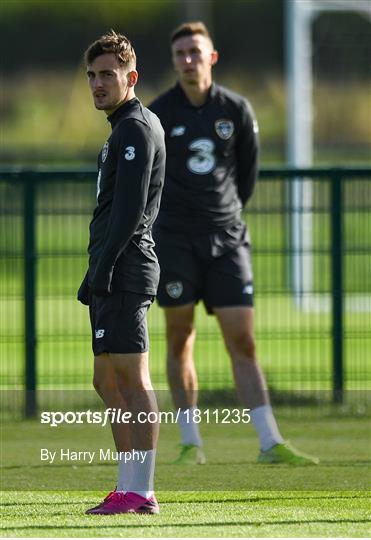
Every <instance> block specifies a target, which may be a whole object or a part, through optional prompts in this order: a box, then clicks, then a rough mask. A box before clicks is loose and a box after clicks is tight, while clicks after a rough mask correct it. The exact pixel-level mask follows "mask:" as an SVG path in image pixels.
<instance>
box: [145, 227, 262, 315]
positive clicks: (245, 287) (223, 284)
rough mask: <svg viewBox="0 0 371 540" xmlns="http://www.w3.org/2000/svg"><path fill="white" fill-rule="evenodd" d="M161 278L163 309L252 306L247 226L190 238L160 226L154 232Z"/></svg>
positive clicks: (210, 309)
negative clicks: (200, 304) (196, 305)
mask: <svg viewBox="0 0 371 540" xmlns="http://www.w3.org/2000/svg"><path fill="white" fill-rule="evenodd" d="M154 239H155V242H156V247H155V249H156V253H157V256H158V259H159V263H160V268H161V274H160V284H159V289H158V293H157V300H158V303H159V304H160V306H162V307H176V306H181V305H184V304H188V303H190V302H195V303H197V302H198V301H199V300H200V299H202V300H203V301H204V304H205V306H206V309H207V311H208V312H209V313H212V311H213V308H216V307H228V306H230V307H232V306H253V304H254V301H253V274H252V265H251V257H250V244H249V237H248V233H247V230H246V227H245V225H244V224H243V223H238V224H237V225H233V226H232V227H229V228H227V229H226V230H224V231H221V232H216V233H209V234H201V235H197V236H196V235H192V236H191V235H189V234H185V233H178V232H171V231H169V230H167V229H164V228H162V227H161V228H160V227H157V228H156V230H155V233H154Z"/></svg>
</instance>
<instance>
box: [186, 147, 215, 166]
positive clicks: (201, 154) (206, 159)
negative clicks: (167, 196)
mask: <svg viewBox="0 0 371 540" xmlns="http://www.w3.org/2000/svg"><path fill="white" fill-rule="evenodd" d="M214 148H215V144H214V143H213V141H211V140H210V139H195V140H194V141H192V142H191V143H190V145H189V146H188V149H189V150H192V151H193V152H195V154H194V155H192V156H191V157H190V158H188V159H187V168H188V169H189V170H190V171H191V172H193V173H195V174H208V173H210V172H211V171H213V170H214V169H215V164H216V158H215V154H214Z"/></svg>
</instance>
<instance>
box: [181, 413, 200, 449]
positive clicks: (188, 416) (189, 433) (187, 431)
mask: <svg viewBox="0 0 371 540" xmlns="http://www.w3.org/2000/svg"><path fill="white" fill-rule="evenodd" d="M195 409H197V407H196V406H194V407H190V408H189V409H181V410H179V415H178V425H179V428H180V433H181V437H182V444H195V445H196V446H202V439H201V435H200V428H199V424H197V423H196V422H195V421H194V420H193V412H194V410H195Z"/></svg>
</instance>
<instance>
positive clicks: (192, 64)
mask: <svg viewBox="0 0 371 540" xmlns="http://www.w3.org/2000/svg"><path fill="white" fill-rule="evenodd" d="M171 50H172V56H173V63H174V67H175V70H176V72H177V73H178V77H179V80H180V81H182V82H184V83H185V84H190V85H196V84H198V83H200V82H201V81H203V80H205V79H211V69H212V66H213V65H214V64H215V63H216V62H217V60H218V53H217V52H216V51H215V50H214V49H213V46H212V43H211V42H210V40H209V39H208V38H206V37H205V36H202V35H201V34H194V35H192V36H183V37H181V38H179V39H177V40H176V41H174V43H173V45H172V47H171Z"/></svg>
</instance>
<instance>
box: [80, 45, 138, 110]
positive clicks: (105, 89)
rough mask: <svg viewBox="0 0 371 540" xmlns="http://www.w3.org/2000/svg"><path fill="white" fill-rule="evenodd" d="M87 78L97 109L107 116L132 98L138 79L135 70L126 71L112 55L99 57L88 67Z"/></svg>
mask: <svg viewBox="0 0 371 540" xmlns="http://www.w3.org/2000/svg"><path fill="white" fill-rule="evenodd" d="M87 76H88V80H89V86H90V90H91V93H92V95H93V100H94V105H95V107H96V108H97V109H99V110H100V111H105V112H106V113H107V114H111V113H112V112H113V111H114V110H115V109H117V107H119V106H120V105H121V104H122V103H124V102H125V101H127V99H129V98H131V97H132V96H131V95H130V89H131V88H133V87H134V85H135V83H136V81H137V78H138V74H137V72H136V71H135V70H133V71H128V70H127V69H125V67H123V66H122V65H121V64H119V62H118V61H117V58H116V57H115V55H114V54H112V53H107V54H101V55H100V56H98V57H97V58H96V59H95V60H94V61H93V62H92V63H91V64H90V65H89V66H88V69H87Z"/></svg>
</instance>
